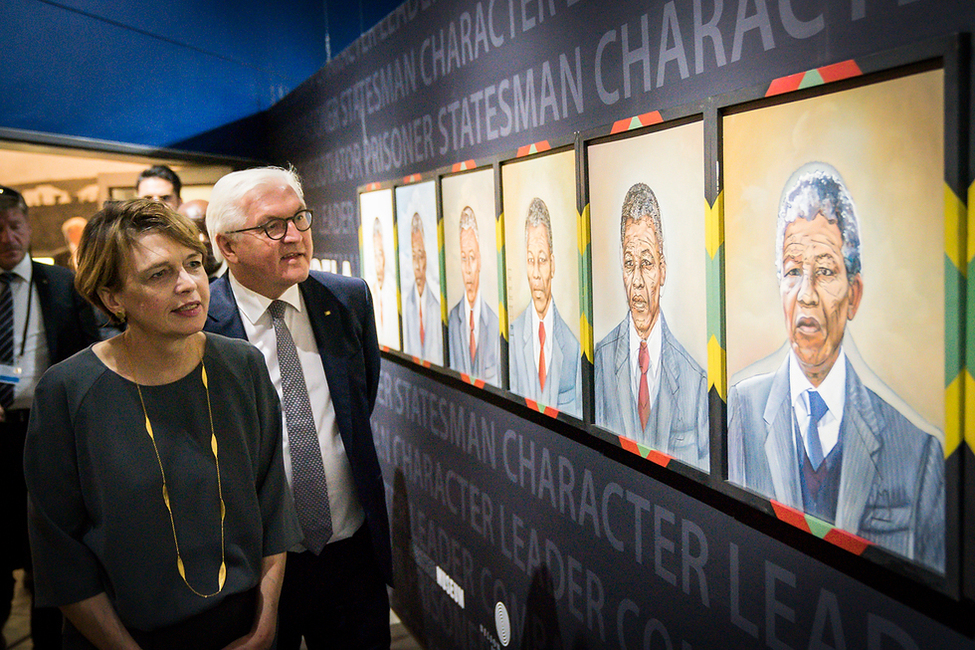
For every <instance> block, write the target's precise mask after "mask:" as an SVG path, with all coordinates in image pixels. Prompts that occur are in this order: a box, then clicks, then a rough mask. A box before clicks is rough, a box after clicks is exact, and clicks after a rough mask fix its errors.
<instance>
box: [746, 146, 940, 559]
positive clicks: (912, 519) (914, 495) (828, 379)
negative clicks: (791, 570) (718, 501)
mask: <svg viewBox="0 0 975 650" xmlns="http://www.w3.org/2000/svg"><path fill="white" fill-rule="evenodd" d="M776 242H777V243H776V251H777V255H776V259H777V269H778V277H779V293H780V295H781V298H782V307H783V311H784V313H785V322H786V330H787V334H788V348H789V351H788V355H787V356H786V358H785V360H784V361H783V363H782V365H781V366H780V367H779V369H778V370H776V371H775V372H773V373H766V374H760V375H757V376H754V377H750V378H748V379H745V380H744V381H741V382H739V383H737V384H736V385H735V386H733V387H732V389H731V391H730V393H729V395H728V474H729V476H728V477H729V479H730V480H731V481H732V482H734V483H737V484H739V485H742V486H744V487H746V488H749V489H751V490H754V491H756V492H758V493H760V494H762V495H763V496H766V497H769V498H771V499H775V500H776V501H779V502H781V503H784V504H785V505H787V506H790V507H792V508H796V509H799V510H802V511H804V512H807V513H809V514H811V515H813V516H814V517H816V518H818V519H821V520H824V521H827V522H829V523H834V524H835V525H836V526H837V527H839V528H842V529H843V530H847V531H850V532H852V533H855V534H856V535H859V536H860V537H863V538H865V539H867V540H869V541H871V542H874V543H876V544H878V545H880V546H882V547H884V548H886V549H889V550H891V551H894V552H895V553H898V554H900V555H903V556H904V557H907V558H909V559H912V560H915V561H917V562H920V563H923V564H925V565H927V566H928V567H930V568H933V569H935V570H938V571H943V570H944V559H945V531H944V522H945V468H944V455H943V453H942V448H941V443H940V442H939V441H938V440H937V439H936V438H935V437H933V436H930V435H928V434H926V433H924V432H923V431H921V430H920V429H919V428H917V427H916V426H915V425H914V424H912V423H911V422H910V421H909V420H908V419H907V418H906V417H904V415H902V414H901V413H899V412H898V411H897V410H895V409H894V408H893V407H892V406H890V405H889V404H887V403H886V402H885V401H884V400H883V399H882V398H880V397H879V396H878V395H877V394H876V393H874V392H873V391H872V390H870V389H868V388H866V387H865V386H864V385H863V383H862V382H861V381H860V377H859V376H858V374H857V372H856V370H855V369H854V367H853V365H852V364H851V363H850V361H849V359H848V358H847V356H846V354H845V353H844V351H843V338H844V334H845V329H846V322H847V321H850V320H853V317H854V316H855V315H856V312H857V309H858V307H859V304H860V299H861V298H862V296H863V279H862V277H861V275H860V229H859V224H858V221H857V216H856V212H855V210H854V207H853V200H852V198H851V197H850V195H849V193H848V191H847V189H846V186H845V185H844V183H843V180H842V178H841V177H840V175H839V172H837V171H836V170H835V169H833V168H832V167H830V166H829V165H825V164H823V163H809V164H807V165H804V166H803V167H801V168H800V169H799V170H798V171H797V172H796V173H794V174H793V175H792V178H790V179H789V182H788V183H787V184H786V186H785V190H784V191H783V193H782V199H781V202H780V204H779V214H778V228H777V239H776Z"/></svg>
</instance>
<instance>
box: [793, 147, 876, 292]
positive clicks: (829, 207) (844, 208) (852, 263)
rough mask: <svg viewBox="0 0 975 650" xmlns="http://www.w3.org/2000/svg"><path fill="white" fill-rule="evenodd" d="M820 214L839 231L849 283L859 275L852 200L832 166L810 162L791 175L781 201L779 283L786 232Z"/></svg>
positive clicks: (855, 225) (857, 223)
mask: <svg viewBox="0 0 975 650" xmlns="http://www.w3.org/2000/svg"><path fill="white" fill-rule="evenodd" d="M818 214H822V215H823V216H824V217H825V218H826V219H827V220H828V221H829V222H830V223H835V224H836V227H837V228H839V229H840V235H841V236H842V237H843V249H842V252H843V263H844V265H845V266H846V276H847V279H848V280H850V281H852V280H853V277H854V276H855V275H856V274H857V273H860V224H859V221H858V219H857V215H856V208H854V206H853V199H852V197H850V193H849V191H847V189H846V184H845V183H844V182H843V177H842V176H840V173H839V172H838V171H836V169H835V168H834V167H833V166H832V165H828V164H826V163H821V162H811V163H806V164H805V165H803V166H802V167H800V168H799V169H797V170H796V171H795V172H794V173H793V174H792V176H791V177H790V178H789V180H788V181H787V182H786V184H785V189H783V190H782V197H781V199H780V200H779V214H778V221H777V224H776V229H775V230H776V232H775V250H776V253H775V272H776V276H777V277H778V279H779V280H780V281H781V280H782V247H783V245H784V244H785V231H786V228H788V227H789V224H790V223H792V222H793V221H795V220H796V219H799V218H802V219H805V220H806V221H812V220H813V219H815V218H816V215H818Z"/></svg>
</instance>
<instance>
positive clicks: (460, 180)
mask: <svg viewBox="0 0 975 650" xmlns="http://www.w3.org/2000/svg"><path fill="white" fill-rule="evenodd" d="M496 203H497V202H496V200H495V176H494V168H493V167H489V168H484V169H479V170H475V171H471V172H465V173H460V174H455V175H451V176H445V177H444V178H443V179H442V180H441V205H442V206H443V224H444V256H445V269H446V277H445V280H446V288H447V291H446V296H447V308H448V310H449V311H448V314H447V342H448V345H447V354H448V362H449V364H450V368H451V369H453V370H456V371H457V372H459V373H460V374H461V375H462V376H465V377H468V378H470V379H471V380H473V381H483V382H486V383H488V384H490V385H492V386H496V387H500V386H501V372H502V368H501V325H500V322H499V320H498V309H499V307H500V304H501V300H500V293H499V290H500V287H499V284H498V245H497V206H496Z"/></svg>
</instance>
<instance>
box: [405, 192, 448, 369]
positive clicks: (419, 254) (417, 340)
mask: <svg viewBox="0 0 975 650" xmlns="http://www.w3.org/2000/svg"><path fill="white" fill-rule="evenodd" d="M396 223H397V224H398V228H397V234H398V237H399V269H400V287H402V290H401V294H400V303H401V305H402V324H403V352H404V353H406V354H409V355H411V356H414V357H417V358H418V359H421V360H423V361H429V362H430V363H435V364H437V365H438V366H442V365H443V326H442V322H443V321H442V319H441V307H440V300H441V296H440V287H441V281H440V243H439V242H438V237H437V188H436V183H435V182H434V181H426V182H423V183H416V184H414V185H405V186H402V187H397V188H396Z"/></svg>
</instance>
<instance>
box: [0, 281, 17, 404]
mask: <svg viewBox="0 0 975 650" xmlns="http://www.w3.org/2000/svg"><path fill="white" fill-rule="evenodd" d="M13 279H14V274H13V273H11V272H9V271H5V272H4V273H2V274H0V291H2V292H3V293H2V295H0V363H2V364H5V365H8V366H12V365H13V364H14V298H13V291H12V288H11V286H10V283H11V281H13ZM13 403H14V385H13V384H0V406H2V407H3V409H4V410H5V411H6V410H7V409H9V408H10V406H11V405H12V404H13Z"/></svg>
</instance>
